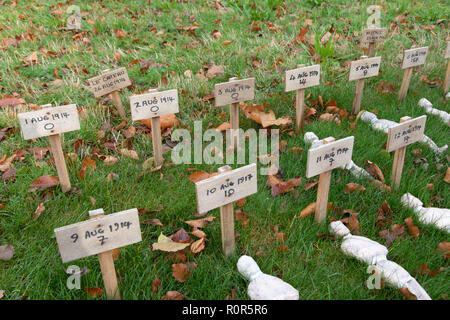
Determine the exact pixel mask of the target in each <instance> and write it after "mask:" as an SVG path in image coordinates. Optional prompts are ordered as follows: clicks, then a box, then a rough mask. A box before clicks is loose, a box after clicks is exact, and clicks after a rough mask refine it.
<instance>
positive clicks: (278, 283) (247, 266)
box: [237, 256, 299, 300]
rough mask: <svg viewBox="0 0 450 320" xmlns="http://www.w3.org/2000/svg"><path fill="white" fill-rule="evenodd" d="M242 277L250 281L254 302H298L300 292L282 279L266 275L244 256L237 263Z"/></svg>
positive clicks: (253, 261) (249, 288)
mask: <svg viewBox="0 0 450 320" xmlns="http://www.w3.org/2000/svg"><path fill="white" fill-rule="evenodd" d="M237 268H238V271H239V273H240V274H241V275H243V276H244V277H245V278H246V279H247V280H249V281H250V284H249V285H248V291H247V293H248V295H249V297H250V299H252V300H298V299H299V294H298V290H297V289H295V288H294V287H293V286H291V285H290V284H289V283H286V282H284V281H283V280H281V279H280V278H277V277H274V276H271V275H268V274H265V273H263V272H262V271H261V269H259V267H258V264H257V263H256V262H255V260H253V258H252V257H250V256H242V257H240V258H239V260H238V262H237Z"/></svg>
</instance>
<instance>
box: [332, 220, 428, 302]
mask: <svg viewBox="0 0 450 320" xmlns="http://www.w3.org/2000/svg"><path fill="white" fill-rule="evenodd" d="M330 233H331V234H333V235H336V236H337V237H340V238H343V239H344V241H343V242H342V244H341V249H342V251H343V252H344V253H345V254H346V255H348V256H352V257H354V258H356V259H358V260H359V261H362V262H365V263H367V264H368V265H373V267H374V270H375V271H376V273H378V274H379V275H380V276H381V278H382V279H384V280H385V281H386V282H387V283H388V284H390V285H392V286H394V287H397V288H407V289H408V290H409V291H410V292H411V293H412V294H414V295H415V296H416V297H417V299H418V300H431V298H430V296H429V295H428V294H427V292H426V291H425V290H424V289H423V288H422V287H421V286H420V284H419V283H418V282H417V281H416V280H415V279H414V278H413V277H412V276H411V275H410V274H409V273H408V271H406V270H405V269H403V268H402V267H401V266H399V265H398V264H397V263H395V262H393V261H390V260H388V259H387V257H386V256H387V254H388V249H387V248H386V247H385V246H383V245H381V244H379V243H378V242H376V241H373V240H370V239H368V238H365V237H360V236H354V235H352V234H351V233H350V230H349V229H348V228H347V227H346V226H345V225H344V224H343V223H342V222H341V221H333V222H331V223H330Z"/></svg>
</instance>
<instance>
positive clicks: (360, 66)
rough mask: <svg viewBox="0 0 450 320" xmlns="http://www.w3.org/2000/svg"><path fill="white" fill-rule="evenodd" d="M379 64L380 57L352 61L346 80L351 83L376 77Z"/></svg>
mask: <svg viewBox="0 0 450 320" xmlns="http://www.w3.org/2000/svg"><path fill="white" fill-rule="evenodd" d="M380 64H381V57H373V58H366V59H361V60H356V61H352V62H351V64H350V73H349V76H348V80H349V81H353V80H359V79H365V78H369V77H374V76H377V75H378V73H379V72H380Z"/></svg>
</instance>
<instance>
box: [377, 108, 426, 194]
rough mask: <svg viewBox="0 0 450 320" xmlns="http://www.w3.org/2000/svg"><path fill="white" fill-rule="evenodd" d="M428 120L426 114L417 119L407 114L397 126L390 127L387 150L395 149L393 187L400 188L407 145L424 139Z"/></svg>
mask: <svg viewBox="0 0 450 320" xmlns="http://www.w3.org/2000/svg"><path fill="white" fill-rule="evenodd" d="M426 120H427V116H425V115H423V116H420V117H418V118H415V119H411V117H407V116H406V117H402V118H400V123H399V124H398V125H397V126H395V127H392V128H389V129H388V141H387V143H386V151H387V152H391V151H394V150H395V154H394V163H393V165H392V176H391V185H392V188H398V187H399V186H400V181H401V179H402V171H403V164H404V162H405V156H406V147H407V146H408V145H410V144H412V143H414V142H417V141H419V140H420V139H422V137H423V134H424V132H425V122H426Z"/></svg>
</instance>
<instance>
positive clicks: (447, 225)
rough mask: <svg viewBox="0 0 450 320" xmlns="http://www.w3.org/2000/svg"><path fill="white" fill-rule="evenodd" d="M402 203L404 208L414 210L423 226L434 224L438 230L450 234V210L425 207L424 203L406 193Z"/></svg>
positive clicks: (401, 200)
mask: <svg viewBox="0 0 450 320" xmlns="http://www.w3.org/2000/svg"><path fill="white" fill-rule="evenodd" d="M400 202H401V203H402V205H403V206H405V207H407V208H411V209H413V211H414V212H415V213H416V214H417V215H418V216H419V221H420V222H421V223H423V224H434V225H435V226H436V227H437V228H439V229H441V230H444V231H447V232H448V233H450V209H445V208H433V207H428V208H424V207H423V202H422V201H420V200H419V199H418V198H416V197H414V196H413V195H412V194H411V193H405V194H404V195H403V196H402V197H401V199H400Z"/></svg>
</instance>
